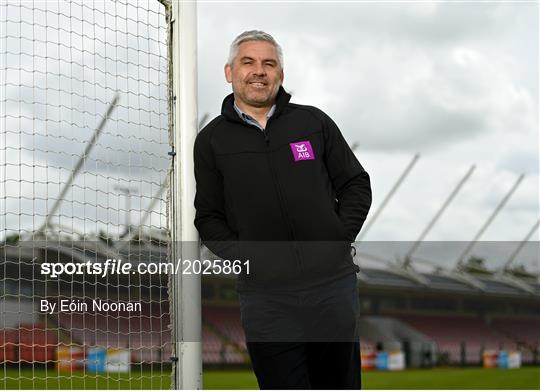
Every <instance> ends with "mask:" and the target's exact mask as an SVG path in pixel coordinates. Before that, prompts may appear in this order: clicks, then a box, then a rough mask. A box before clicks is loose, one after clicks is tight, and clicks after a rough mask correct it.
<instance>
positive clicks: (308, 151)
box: [290, 141, 315, 162]
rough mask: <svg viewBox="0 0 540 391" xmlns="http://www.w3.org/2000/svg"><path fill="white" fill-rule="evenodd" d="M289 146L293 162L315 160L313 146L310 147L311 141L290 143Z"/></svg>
mask: <svg viewBox="0 0 540 391" xmlns="http://www.w3.org/2000/svg"><path fill="white" fill-rule="evenodd" d="M290 146H291V151H292V154H293V156H294V161H295V162H298V161H300V160H315V154H314V153H313V148H311V143H310V142H309V141H298V142H297V143H290Z"/></svg>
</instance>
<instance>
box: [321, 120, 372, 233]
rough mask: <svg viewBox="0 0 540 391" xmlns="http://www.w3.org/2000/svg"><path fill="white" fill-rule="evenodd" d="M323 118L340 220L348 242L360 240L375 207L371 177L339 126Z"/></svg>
mask: <svg viewBox="0 0 540 391" xmlns="http://www.w3.org/2000/svg"><path fill="white" fill-rule="evenodd" d="M322 114H323V121H324V127H323V133H324V140H325V143H324V144H325V146H324V148H325V159H326V167H327V170H328V174H329V175H330V180H331V182H332V186H333V187H334V191H335V193H336V199H337V204H338V216H339V218H340V219H341V222H342V223H343V226H344V227H345V231H346V233H347V237H348V239H349V240H350V241H351V242H353V241H354V240H355V239H356V236H358V233H359V232H360V229H361V228H362V225H363V224H364V221H365V220H366V217H367V214H368V211H369V208H370V206H371V185H370V180H369V175H368V173H367V172H366V171H365V170H364V168H363V167H362V165H361V164H360V163H359V162H358V159H356V156H355V155H354V153H353V151H352V150H351V148H350V147H349V145H348V144H347V142H346V141H345V138H344V137H343V135H342V134H341V132H340V130H339V128H338V127H337V125H336V124H335V123H334V121H332V119H331V118H330V117H329V116H328V115H326V114H325V113H322Z"/></svg>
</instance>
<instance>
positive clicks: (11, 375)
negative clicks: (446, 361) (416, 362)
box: [0, 366, 540, 390]
mask: <svg viewBox="0 0 540 391" xmlns="http://www.w3.org/2000/svg"><path fill="white" fill-rule="evenodd" d="M362 375H363V376H362V383H363V384H362V388H364V389H447V390H448V389H450V390H451V389H509V390H512V389H513V390H517V389H539V390H540V367H525V368H520V369H483V368H466V369H461V368H436V369H409V370H406V371H402V372H380V371H367V372H364V373H363V374H362ZM203 387H204V388H205V389H257V388H258V387H257V380H256V378H255V376H254V375H253V372H251V371H248V370H230V371H229V370H223V371H217V370H206V371H204V375H203ZM0 389H92V390H96V389H99V390H101V389H170V375H169V373H166V374H160V373H159V372H157V371H153V372H152V371H140V370H134V371H132V372H131V373H128V374H109V375H96V374H90V373H86V374H84V373H83V372H76V373H73V374H72V375H70V374H69V373H68V374H58V373H57V372H56V370H54V369H52V370H51V369H49V370H45V369H35V370H32V369H29V368H22V369H21V370H19V369H18V368H3V367H2V366H0Z"/></svg>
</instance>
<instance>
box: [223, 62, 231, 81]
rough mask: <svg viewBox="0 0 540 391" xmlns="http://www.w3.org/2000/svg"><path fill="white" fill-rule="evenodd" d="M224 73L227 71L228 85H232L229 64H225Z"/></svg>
mask: <svg viewBox="0 0 540 391" xmlns="http://www.w3.org/2000/svg"><path fill="white" fill-rule="evenodd" d="M224 71H225V79H226V80H227V83H232V69H231V66H230V65H229V64H225V67H224Z"/></svg>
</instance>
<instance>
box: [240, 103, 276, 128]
mask: <svg viewBox="0 0 540 391" xmlns="http://www.w3.org/2000/svg"><path fill="white" fill-rule="evenodd" d="M233 105H234V110H236V112H237V113H238V116H239V117H240V118H241V119H242V120H243V121H244V122H246V123H250V124H254V125H256V126H258V127H259V128H261V129H262V126H261V125H259V123H258V122H257V120H256V119H255V118H253V117H252V116H251V115H249V114H246V113H244V112H243V111H242V109H240V107H238V105H237V104H236V101H235V102H234V104H233ZM275 111H276V104H275V103H274V104H273V105H272V107H271V108H270V110H268V113H266V119H268V118H270V117H271V116H272V115H273V114H274V112H275Z"/></svg>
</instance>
